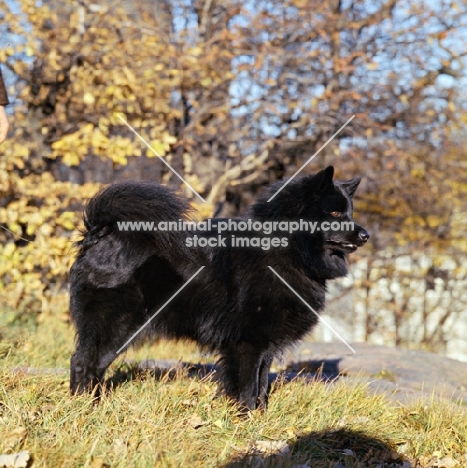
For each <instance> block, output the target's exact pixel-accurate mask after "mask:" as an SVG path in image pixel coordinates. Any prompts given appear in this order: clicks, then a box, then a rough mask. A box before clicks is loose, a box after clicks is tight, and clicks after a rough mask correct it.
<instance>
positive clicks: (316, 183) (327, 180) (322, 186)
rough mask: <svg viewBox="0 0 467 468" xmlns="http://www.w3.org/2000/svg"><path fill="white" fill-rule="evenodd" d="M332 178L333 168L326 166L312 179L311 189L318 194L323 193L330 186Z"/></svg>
mask: <svg viewBox="0 0 467 468" xmlns="http://www.w3.org/2000/svg"><path fill="white" fill-rule="evenodd" d="M333 176H334V167H332V166H328V167H327V168H326V169H324V170H322V171H320V172H318V174H316V175H315V176H314V177H313V188H314V189H315V190H316V191H317V192H318V193H321V192H324V191H325V190H326V189H327V188H328V187H329V186H331V185H332V177H333Z"/></svg>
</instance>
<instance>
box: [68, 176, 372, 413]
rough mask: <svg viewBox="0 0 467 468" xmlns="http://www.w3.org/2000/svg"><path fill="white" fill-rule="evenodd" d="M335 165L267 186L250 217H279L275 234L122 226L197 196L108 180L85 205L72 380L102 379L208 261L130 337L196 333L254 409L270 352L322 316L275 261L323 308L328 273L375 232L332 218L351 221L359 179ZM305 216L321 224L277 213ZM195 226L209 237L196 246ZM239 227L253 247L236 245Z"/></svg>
mask: <svg viewBox="0 0 467 468" xmlns="http://www.w3.org/2000/svg"><path fill="white" fill-rule="evenodd" d="M333 174H334V169H333V168H332V167H328V168H327V169H325V170H323V171H321V172H319V173H318V174H316V175H314V176H312V175H310V176H304V177H301V178H297V179H294V180H292V181H291V182H290V183H289V184H288V185H286V186H285V187H284V188H283V190H282V191H281V192H280V193H278V194H277V195H276V196H275V197H274V198H273V199H272V200H271V201H270V202H268V201H267V200H268V199H269V198H270V197H271V196H272V195H274V194H275V193H276V192H277V191H278V190H279V189H280V188H281V187H282V186H283V185H284V182H279V183H277V184H274V185H272V186H270V187H268V188H267V189H266V190H265V192H264V193H263V195H262V196H260V198H259V199H258V201H257V202H256V203H255V204H254V205H253V206H252V208H251V211H250V220H251V221H250V222H252V221H255V222H262V223H263V224H264V225H266V223H265V222H270V223H269V226H272V232H271V233H268V234H269V235H268V236H267V235H266V234H265V233H264V232H257V231H250V232H248V233H244V232H238V231H234V230H233V228H232V226H230V227H229V230H227V231H225V232H223V233H222V236H221V235H219V234H218V231H217V229H218V227H219V223H222V222H224V223H225V224H227V221H226V220H214V221H215V222H214V223H213V225H212V227H211V229H210V230H208V231H201V230H198V231H197V232H190V231H173V230H172V231H168V230H160V229H159V230H157V231H156V230H153V229H151V230H149V229H146V230H144V231H142V230H139V231H134V230H133V231H130V230H124V229H122V225H121V222H131V221H133V222H138V221H143V222H154V223H155V224H154V226H157V223H159V222H160V221H174V222H177V221H179V220H180V219H184V220H187V219H189V217H190V207H189V204H188V202H187V201H186V200H185V199H184V198H182V197H180V196H179V195H177V194H175V193H174V192H173V191H171V190H169V189H168V188H166V187H163V186H160V185H157V184H155V183H153V182H151V181H127V182H120V183H115V184H113V185H110V186H109V187H107V188H105V189H103V190H102V191H100V192H99V193H98V194H97V195H96V196H95V197H94V198H93V199H92V200H90V202H89V203H88V204H87V206H86V208H85V212H84V220H85V227H86V232H85V233H84V237H83V239H82V240H81V241H80V242H79V243H78V247H79V254H78V257H77V259H76V261H75V263H74V265H73V267H72V268H71V273H70V281H71V300H70V310H71V317H72V319H73V322H74V323H75V325H76V328H77V348H76V352H75V354H74V355H73V357H72V359H71V391H72V392H73V393H76V392H82V391H85V390H87V391H90V390H92V389H94V387H96V386H98V384H100V383H102V381H103V377H104V373H105V371H106V369H107V367H108V366H109V365H110V364H111V363H112V361H113V360H114V359H115V358H116V357H117V351H119V350H120V348H122V347H123V349H126V347H127V345H126V342H127V341H128V340H129V339H130V338H131V337H132V335H133V334H134V333H136V332H137V331H138V330H139V329H140V328H141V327H142V326H143V325H144V324H145V323H146V322H147V321H148V320H149V319H150V318H151V317H152V316H153V315H154V314H155V313H156V312H157V311H158V310H159V309H160V308H161V306H162V305H164V304H165V303H166V302H167V301H168V300H169V299H170V298H171V297H172V296H173V295H174V294H175V293H176V292H177V291H178V290H179V289H180V288H181V287H182V286H184V285H185V283H186V282H187V281H188V280H190V278H192V277H193V275H194V274H195V273H196V272H197V271H198V270H199V269H200V267H201V266H204V268H203V269H202V270H201V271H198V274H197V275H196V276H195V277H194V278H193V279H192V280H191V281H190V282H189V283H188V284H186V285H185V287H184V289H183V290H182V291H181V292H180V293H179V294H177V295H176V296H175V297H174V298H172V299H171V300H170V301H169V303H168V304H167V305H166V306H165V307H163V308H162V309H161V310H160V312H159V313H158V314H157V315H156V317H154V319H153V320H152V321H150V323H149V324H148V325H147V326H146V327H145V328H144V329H143V331H142V332H141V333H140V334H139V335H138V336H137V337H136V338H135V340H133V341H132V342H131V344H132V345H133V344H135V343H136V342H141V340H144V339H145V338H151V337H159V336H164V337H169V338H180V339H185V338H186V339H191V340H195V341H196V342H198V343H199V344H200V345H201V346H202V347H203V348H207V349H209V350H211V351H213V352H215V353H217V354H218V355H220V377H221V379H220V380H221V383H222V387H223V390H224V391H225V393H226V394H227V395H228V396H230V397H232V398H233V399H234V400H236V401H238V402H239V403H241V404H242V405H243V406H245V407H247V408H250V409H253V408H255V407H256V406H257V405H258V404H259V405H261V406H264V405H265V404H266V400H267V390H268V372H269V368H270V366H271V363H272V360H273V358H274V357H275V356H276V355H278V354H280V352H281V351H283V350H284V349H285V348H286V347H288V346H290V345H292V344H293V343H295V342H296V341H297V340H300V339H301V338H302V337H303V336H304V335H305V334H306V333H307V332H309V331H310V329H311V328H312V327H313V325H315V324H316V322H317V318H316V316H315V314H313V313H312V312H311V310H310V309H309V308H308V307H307V306H306V305H305V304H303V303H302V302H301V301H300V300H299V299H297V297H296V296H295V295H294V293H293V292H292V291H291V290H290V289H289V288H288V287H287V286H286V285H285V284H283V283H282V282H281V280H280V279H279V278H277V277H276V275H275V274H274V272H273V271H271V269H269V268H268V267H271V268H272V269H274V271H275V272H277V273H278V274H279V275H280V276H281V277H282V278H283V279H284V280H285V281H287V283H288V284H289V285H290V286H291V287H292V288H293V289H294V290H295V291H296V292H297V293H298V294H300V295H301V297H302V298H303V299H304V300H305V301H306V302H307V303H308V304H309V305H310V306H311V307H312V308H313V309H314V310H315V311H317V312H319V311H320V310H322V309H323V308H324V299H325V291H326V280H329V279H333V278H337V277H340V276H344V275H346V273H347V266H346V256H347V254H348V253H350V252H353V251H355V250H356V249H357V247H359V246H361V245H363V244H364V243H365V242H366V241H367V239H368V237H369V234H368V233H367V231H365V230H364V229H363V228H362V227H360V226H359V225H357V224H356V223H354V225H353V230H345V229H340V228H339V229H337V230H336V229H334V230H332V229H329V227H330V226H331V227H332V226H334V227H336V226H337V227H339V224H338V225H336V224H335V222H336V221H338V222H342V221H347V222H353V220H352V197H353V195H354V193H355V191H356V189H357V187H358V184H359V182H360V178H355V179H352V180H349V181H346V182H333V180H332V178H333ZM297 220H302V222H305V221H306V222H310V221H311V222H317V223H318V224H316V229H315V231H314V232H313V233H311V232H304V231H294V232H287V231H283V230H281V226H283V225H281V224H279V223H277V222H276V223H275V225H274V224H273V223H271V222H274V221H280V222H284V221H289V222H291V221H297ZM238 221H240V220H237V222H238ZM244 221H245V222H246V219H245V220H244ZM333 222H334V224H331V223H333ZM118 223H120V225H119V224H118ZM310 230H311V229H310ZM195 236H196V239H197V241H196V242H197V244H198V245H199V244H201V246H202V247H196V248H195V247H194V245H195V241H194V239H195ZM233 236H235V237H233ZM221 237H222V238H223V239H224V240H222V239H221ZM239 237H242V245H245V244H248V243H249V245H250V246H249V247H239V246H238V244H239V243H238V241H239V239H238V238H239ZM271 237H275V240H271ZM215 243H217V244H218V246H217V247H210V246H209V245H211V246H212V245H214V244H215ZM206 245H207V246H206ZM190 246H191V247H190ZM268 246H269V248H268ZM124 345H125V346H124Z"/></svg>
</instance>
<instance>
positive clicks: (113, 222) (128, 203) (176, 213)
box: [77, 180, 194, 260]
mask: <svg viewBox="0 0 467 468" xmlns="http://www.w3.org/2000/svg"><path fill="white" fill-rule="evenodd" d="M193 211H194V210H193V209H192V208H191V206H190V204H189V202H188V200H186V199H185V198H183V197H181V196H179V195H177V194H176V193H175V192H174V191H173V190H172V189H170V188H168V187H165V186H162V185H159V184H157V183H155V182H153V181H150V180H127V181H122V182H116V183H114V184H112V185H109V186H107V187H105V188H103V189H102V190H100V191H99V192H98V193H97V194H96V195H95V196H94V197H93V198H91V199H90V200H89V201H88V203H87V204H86V206H85V209H84V226H85V231H84V232H83V239H82V240H81V241H79V242H78V243H77V246H78V248H79V249H80V250H81V252H83V251H85V250H87V249H88V248H90V247H92V246H93V245H96V244H97V243H101V242H102V241H103V240H104V239H107V240H112V242H114V243H119V244H122V245H121V248H124V249H126V250H128V253H130V251H131V254H132V255H135V254H136V255H137V252H138V251H140V252H141V255H142V256H143V257H146V258H147V257H148V256H149V255H151V253H152V251H154V254H157V255H158V256H161V257H165V258H167V259H169V260H173V259H174V258H177V257H178V258H181V257H185V259H186V258H187V257H190V256H191V254H190V251H189V249H188V248H187V247H186V245H185V239H186V232H184V231H181V230H177V229H174V227H173V226H172V228H171V229H170V230H169V229H168V228H169V225H168V223H169V222H176V223H177V224H178V222H179V221H180V220H181V221H190V220H191V216H192V215H193ZM161 222H162V227H163V225H164V224H165V225H166V229H159V227H160V226H161V224H160V223H161Z"/></svg>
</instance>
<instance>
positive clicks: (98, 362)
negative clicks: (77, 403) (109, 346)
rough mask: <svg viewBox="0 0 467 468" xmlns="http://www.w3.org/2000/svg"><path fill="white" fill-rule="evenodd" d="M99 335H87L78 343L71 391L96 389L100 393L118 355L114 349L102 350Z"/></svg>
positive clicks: (72, 370) (79, 391)
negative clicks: (109, 369)
mask: <svg viewBox="0 0 467 468" xmlns="http://www.w3.org/2000/svg"><path fill="white" fill-rule="evenodd" d="M98 342H99V340H98V339H97V337H90V336H87V337H86V339H85V340H82V341H81V342H79V343H78V346H77V348H76V351H75V353H74V354H73V356H72V358H71V367H70V390H71V393H73V394H76V393H84V392H92V391H94V390H95V391H96V396H99V395H100V392H101V386H102V384H103V382H104V374H105V371H106V370H107V368H108V367H109V366H110V364H112V362H113V360H114V359H115V358H116V357H117V355H116V354H115V352H114V351H113V350H106V352H102V350H101V349H99V346H98Z"/></svg>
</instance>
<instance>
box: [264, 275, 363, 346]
mask: <svg viewBox="0 0 467 468" xmlns="http://www.w3.org/2000/svg"><path fill="white" fill-rule="evenodd" d="M268 268H269V269H270V270H271V271H272V272H273V273H274V274H275V275H276V276H277V277H278V278H279V279H280V280H281V281H282V282H283V283H284V284H285V285H286V286H287V287H288V288H289V289H290V290H291V291H292V292H293V293H294V294H295V295H296V296H297V297H298V298H299V299H300V300H301V301H302V302H303V303H304V304H305V305H306V306H307V307H308V308H309V309H310V310H311V311H312V312H313V313H314V314H315V315H316V316H317V317H318V318H319V319H320V320H321V321H322V322H323V323H324V324H325V325H326V326H327V327H328V328H329V329H330V330H331V331H332V332H333V333H334V334H335V335H336V336H337V337H338V338H339V339H340V340H341V341H342V343H344V344H345V346H347V348H349V349H350V351H352V353H354V354H356V353H357V351H355V349H353V348H352V346H350V345H349V343H347V341H345V340H344V338H342V336H340V335H339V333H338V332H337V331H336V330H334V328H332V327H331V325H330V324H329V323H328V322H327V321H326V320H324V318H323V317H321V315H319V314H318V312H316V310H315V309H313V307H311V305H310V304H308V302H306V301H305V299H303V297H302V296H300V294H298V292H297V291H295V289H294V288H292V286H290V284H289V283H287V281H285V279H284V278H282V276H281V275H279V273H277V271H276V270H274V268H273V267H271V266H268Z"/></svg>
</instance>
